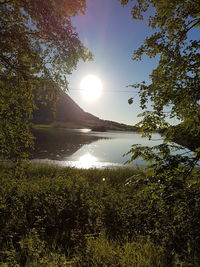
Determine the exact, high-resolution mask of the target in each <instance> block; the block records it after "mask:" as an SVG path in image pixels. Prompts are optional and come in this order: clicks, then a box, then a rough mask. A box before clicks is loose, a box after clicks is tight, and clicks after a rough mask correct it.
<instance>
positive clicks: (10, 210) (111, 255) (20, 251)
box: [0, 164, 200, 267]
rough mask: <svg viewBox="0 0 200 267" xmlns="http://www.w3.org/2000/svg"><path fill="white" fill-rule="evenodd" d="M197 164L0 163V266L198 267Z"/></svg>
mask: <svg viewBox="0 0 200 267" xmlns="http://www.w3.org/2000/svg"><path fill="white" fill-rule="evenodd" d="M198 174H199V170H198V169H197V170H194V171H193V174H191V175H190V176H189V177H187V179H184V178H183V177H182V176H181V175H180V176H179V177H175V178H174V177H173V176H171V177H170V176H169V177H168V179H167V180H166V179H163V177H162V175H160V176H157V177H154V176H152V175H151V173H150V170H149V171H148V172H147V171H145V170H136V169H118V170H77V169H70V168H63V169H62V168H56V167H45V166H40V167H38V166H37V167H36V166H28V167H27V168H26V169H25V170H24V172H23V174H21V176H20V177H19V176H18V177H17V176H13V166H12V165H8V164H1V168H0V183H1V186H0V188H1V189H0V201H1V202H0V213H1V217H0V229H1V234H0V247H1V252H0V261H1V263H2V264H4V265H3V266H109V267H110V266H113V267H114V266H127V267H129V266H130V267H132V266H141V267H145V266H149V267H150V266H155V267H156V266H199V265H200V249H199V242H200V221H199V216H200V183H199V180H198V179H197V177H198Z"/></svg>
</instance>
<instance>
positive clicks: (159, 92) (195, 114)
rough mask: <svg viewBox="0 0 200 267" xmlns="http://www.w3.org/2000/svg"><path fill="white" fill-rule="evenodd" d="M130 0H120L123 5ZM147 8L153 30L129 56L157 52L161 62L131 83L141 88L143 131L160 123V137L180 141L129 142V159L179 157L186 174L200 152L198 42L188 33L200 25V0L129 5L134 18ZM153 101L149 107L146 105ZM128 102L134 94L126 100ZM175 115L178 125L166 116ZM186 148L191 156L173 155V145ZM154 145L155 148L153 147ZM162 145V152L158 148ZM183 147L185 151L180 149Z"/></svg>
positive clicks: (171, 164) (174, 163)
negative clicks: (142, 78) (146, 144)
mask: <svg viewBox="0 0 200 267" xmlns="http://www.w3.org/2000/svg"><path fill="white" fill-rule="evenodd" d="M128 2H131V1H129V0H121V3H122V4H123V5H126V4H127V3H128ZM147 11H149V12H150V14H151V16H149V18H148V24H149V26H150V27H151V28H152V29H153V30H154V33H153V34H152V35H151V36H150V37H148V38H146V39H145V41H144V43H143V44H142V45H141V46H140V47H139V48H138V49H137V50H136V51H135V52H134V55H133V59H134V60H141V59H142V55H147V56H149V57H150V58H152V57H155V56H159V63H158V66H157V68H156V69H154V70H153V71H152V73H151V75H150V78H151V83H150V84H146V83H145V82H143V83H140V84H135V85H133V87H135V88H139V95H140V104H141V108H142V109H143V110H144V113H142V114H141V115H142V116H143V119H142V121H141V122H140V123H139V126H140V127H141V131H142V132H143V134H144V135H145V136H148V137H149V138H151V134H152V133H153V132H155V131H157V130H158V129H159V130H160V131H161V132H162V135H163V137H164V141H166V142H174V141H175V142H176V143H179V144H180V145H182V147H180V146H178V145H175V144H173V145H172V146H171V147H169V145H167V144H166V143H164V144H162V145H160V146H157V147H155V148H152V149H149V148H147V147H145V148H140V147H138V146H133V148H132V149H131V151H130V152H131V153H133V157H132V160H133V159H135V158H136V157H138V156H143V157H144V158H145V159H147V160H148V159H150V160H153V161H154V162H157V165H156V166H157V168H158V170H160V167H161V166H162V167H163V166H165V167H167V168H169V169H172V168H176V167H177V168H178V166H180V163H182V164H183V165H184V166H185V167H186V169H184V172H185V173H187V175H188V174H189V173H190V172H191V170H192V169H193V167H194V166H195V165H196V164H197V162H198V160H199V158H200V141H199V140H200V106H199V100H200V70H199V66H200V56H199V48H200V42H199V40H198V39H194V38H190V37H189V33H190V32H191V31H192V30H194V28H195V27H196V30H197V27H199V26H200V1H199V0H184V1H183V0H176V1H174V0H165V1H162V0H160V1H157V0H137V1H136V3H135V5H134V6H133V9H132V16H133V18H134V19H141V20H142V19H143V18H144V14H145V12H147ZM149 101H151V103H152V110H148V109H147V103H148V102H149ZM129 103H132V99H130V100H129ZM172 118H176V119H177V121H178V123H177V125H176V126H175V125H171V124H170V120H168V119H172ZM185 147H187V148H189V149H190V150H192V151H193V152H194V153H193V155H192V156H190V155H188V156H186V154H184V155H183V156H181V155H180V154H179V155H178V156H174V155H172V154H171V150H172V149H175V150H176V149H180V148H185ZM154 149H156V151H157V152H156V154H155V153H152V152H153V150H154ZM158 151H160V152H158ZM183 153H185V151H184V152H183Z"/></svg>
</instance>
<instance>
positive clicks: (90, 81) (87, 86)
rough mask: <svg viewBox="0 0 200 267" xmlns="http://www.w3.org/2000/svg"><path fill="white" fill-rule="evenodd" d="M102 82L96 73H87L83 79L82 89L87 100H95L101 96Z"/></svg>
mask: <svg viewBox="0 0 200 267" xmlns="http://www.w3.org/2000/svg"><path fill="white" fill-rule="evenodd" d="M102 88H103V85H102V82H101V80H100V79H99V78H98V77H97V76H95V75H87V76H85V77H84V78H83V80H82V81H81V85H80V89H81V93H82V96H83V98H84V99H85V100H88V101H94V100H96V99H98V98H99V97H100V96H101V92H102Z"/></svg>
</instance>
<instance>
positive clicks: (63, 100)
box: [33, 91, 137, 131]
mask: <svg viewBox="0 0 200 267" xmlns="http://www.w3.org/2000/svg"><path fill="white" fill-rule="evenodd" d="M42 102H45V103H46V104H44V103H42ZM36 105H37V107H38V109H37V110H36V111H35V112H34V114H33V123H34V124H36V125H41V124H42V125H44V124H45V125H52V124H54V125H57V126H62V127H63V126H64V127H70V128H91V129H93V128H99V127H100V128H101V127H102V128H104V129H105V130H121V131H135V130H137V127H134V126H130V125H126V124H123V123H117V122H114V121H108V120H102V119H100V118H98V117H96V116H94V115H92V114H90V113H88V112H85V111H84V110H83V109H81V108H80V107H79V106H78V105H77V104H76V103H75V102H74V101H73V100H72V99H71V98H70V97H69V96H68V95H67V94H65V93H64V92H62V91H61V92H60V95H59V100H58V101H57V104H56V112H55V114H53V112H52V109H51V104H50V103H49V102H48V101H47V100H44V99H43V100H42V101H38V100H37V101H36Z"/></svg>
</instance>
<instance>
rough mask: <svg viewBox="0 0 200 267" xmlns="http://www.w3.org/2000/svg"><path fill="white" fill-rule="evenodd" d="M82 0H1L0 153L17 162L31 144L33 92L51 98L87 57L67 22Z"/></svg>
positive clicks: (64, 86)
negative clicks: (80, 61) (78, 64)
mask: <svg viewBox="0 0 200 267" xmlns="http://www.w3.org/2000/svg"><path fill="white" fill-rule="evenodd" d="M85 4H86V3H85V0H62V1H56V0H48V1H39V0H12V1H7V0H5V1H4V0H3V1H1V3H0V49H1V55H0V157H2V158H4V159H8V158H9V159H12V160H15V161H19V160H20V159H24V158H26V157H27V153H26V152H27V149H28V148H30V147H31V146H32V145H33V138H32V136H31V132H30V120H31V118H32V115H33V110H35V109H36V104H35V99H34V92H35V91H37V94H36V97H37V98H39V99H41V97H42V95H44V94H45V95H46V96H47V97H48V99H51V100H52V101H53V100H54V103H55V100H56V98H57V94H58V91H60V90H66V88H67V87H68V82H67V76H68V75H70V74H71V72H72V71H73V70H74V69H75V68H76V66H77V63H78V61H79V60H86V59H90V58H91V54H90V53H89V52H88V50H87V49H86V48H85V47H84V46H83V44H82V43H81V42H80V40H79V38H78V35H77V33H76V32H75V29H74V28H73V26H72V24H71V18H72V16H75V15H78V14H80V13H83V12H84V10H85Z"/></svg>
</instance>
